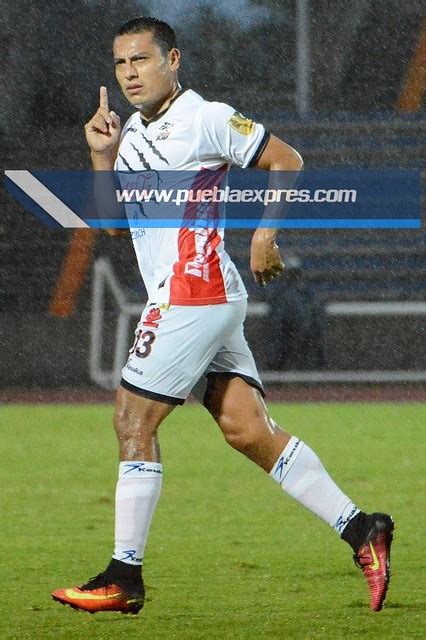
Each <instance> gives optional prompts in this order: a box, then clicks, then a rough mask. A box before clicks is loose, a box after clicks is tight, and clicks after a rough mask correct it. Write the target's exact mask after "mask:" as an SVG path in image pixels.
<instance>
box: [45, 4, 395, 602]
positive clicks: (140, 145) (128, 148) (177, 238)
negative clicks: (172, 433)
mask: <svg viewBox="0 0 426 640" xmlns="http://www.w3.org/2000/svg"><path fill="white" fill-rule="evenodd" d="M113 52H114V64H115V70H116V77H117V80H118V83H119V84H120V87H121V89H122V91H123V93H124V95H125V96H126V98H127V99H128V101H129V102H130V103H131V104H132V105H133V106H134V107H135V108H136V111H135V113H134V115H133V116H132V117H131V118H130V119H129V120H128V122H127V123H126V124H125V126H124V128H123V131H122V132H121V126H120V120H119V117H118V116H117V115H116V114H115V113H114V112H113V111H110V109H109V105H108V96H107V91H106V88H105V87H101V90H100V106H99V109H98V110H97V112H96V113H95V115H94V116H93V118H92V119H91V120H90V122H88V124H86V127H85V131H86V138H87V142H88V145H89V147H90V150H91V157H92V162H93V168H94V170H108V171H111V170H113V169H116V170H118V171H138V172H141V171H150V170H152V171H161V170H172V169H173V170H191V171H200V172H201V169H220V168H223V167H225V168H226V167H227V166H230V165H236V166H239V167H242V168H245V167H257V168H259V169H263V170H268V171H293V172H297V171H300V170H301V169H302V160H301V158H300V156H299V154H298V153H297V152H296V151H295V150H294V149H292V148H291V147H290V146H289V145H287V144H286V143H285V142H283V141H281V140H279V139H278V138H276V137H275V136H273V135H270V134H269V133H268V132H267V131H265V128H264V127H263V126H262V125H261V124H257V123H254V122H252V121H251V120H249V119H247V118H244V117H243V116H241V114H239V113H237V112H235V111H234V109H233V108H231V107H230V106H228V105H226V104H222V103H220V102H207V101H206V100H204V99H203V98H202V97H201V96H200V95H198V94H197V93H195V92H194V91H192V90H191V89H185V90H184V89H182V88H181V86H180V85H179V81H178V76H177V72H178V68H179V63H180V53H179V50H178V49H177V46H176V39H175V34H174V31H173V30H172V29H171V27H170V26H169V25H167V24H166V23H164V22H162V21H159V20H157V19H155V18H149V17H140V18H135V19H133V20H130V21H129V22H127V23H125V24H124V25H123V26H122V27H121V28H120V29H119V30H118V32H117V34H116V37H115V39H114V44H113ZM275 237H276V230H271V229H261V228H258V229H257V230H256V231H255V232H254V234H253V238H252V243H251V262H250V265H251V270H252V272H253V275H254V277H255V279H256V281H257V282H258V283H259V284H261V285H265V284H267V283H268V282H270V281H271V280H272V279H273V278H274V277H275V276H277V275H278V274H279V273H281V271H282V270H283V264H282V261H281V257H280V253H279V250H278V247H277V245H276V243H275ZM132 238H133V244H134V248H135V252H136V256H137V260H138V264H139V268H140V272H141V275H142V277H143V280H144V282H145V285H146V289H147V291H148V303H147V305H146V307H145V309H144V311H143V312H142V316H141V320H140V322H139V324H138V327H137V330H136V339H135V343H134V346H133V348H132V349H131V351H130V355H129V358H128V361H127V364H126V365H125V366H124V368H123V374H122V376H123V377H122V381H121V384H120V386H119V389H118V391H117V397H116V407H115V417H114V423H115V429H116V432H117V437H118V442H119V455H120V463H119V474H118V482H117V489H116V503H115V514H116V515H115V549H114V553H113V555H112V559H111V561H110V562H109V564H108V566H107V567H106V569H105V570H104V571H103V572H102V573H100V574H99V575H97V576H96V577H94V578H92V579H90V580H89V581H88V582H86V583H85V584H82V585H80V586H76V587H72V588H66V589H57V590H56V591H54V592H53V594H52V596H53V598H54V599H55V600H57V601H59V602H60V603H63V604H68V605H70V606H71V607H74V608H77V609H83V610H86V611H89V612H90V613H94V612H97V611H121V612H123V613H137V612H138V611H139V610H140V609H141V608H142V606H143V604H144V586H143V580H142V562H143V557H144V550H145V544H146V540H147V536H148V531H149V527H150V523H151V519H152V516H153V513H154V510H155V508H156V505H157V501H158V498H159V496H160V491H161V482H162V465H161V460H160V448H159V443H158V437H157V430H158V427H159V425H160V424H161V422H162V421H163V420H164V418H165V417H166V416H168V415H169V414H170V413H171V411H173V409H174V407H175V406H176V405H179V404H183V402H184V401H185V399H186V398H187V397H188V395H189V394H190V392H191V391H192V393H194V395H195V396H196V397H197V398H198V399H199V400H200V401H201V402H203V404H204V406H205V407H206V408H207V410H208V411H209V412H210V413H211V415H212V416H213V418H214V419H215V421H216V422H217V424H218V426H219V428H220V429H221V431H222V433H223V435H224V437H225V440H226V441H227V442H228V444H230V445H231V446H232V447H233V448H234V449H236V450H237V451H240V452H241V453H243V454H244V455H245V456H247V457H248V458H249V459H250V460H253V462H255V463H256V464H257V465H259V466H260V467H261V468H262V469H264V470H265V471H266V473H268V474H269V475H270V476H271V478H272V479H273V480H275V481H276V482H277V483H278V484H279V485H280V486H281V488H282V489H283V490H284V491H285V492H286V493H287V494H289V495H290V496H292V497H293V498H294V499H295V500H297V501H298V502H299V503H300V504H302V505H303V506H304V507H306V508H307V509H309V510H310V511H312V512H313V513H315V514H316V515H317V516H319V517H320V518H322V519H323V520H324V521H325V522H326V523H328V524H329V525H330V526H331V527H332V528H333V529H334V530H335V531H336V532H337V534H338V535H340V536H341V538H342V539H343V540H345V541H346V542H347V543H349V545H350V546H351V547H352V549H353V551H354V554H355V556H354V557H355V560H356V562H357V563H358V565H359V566H360V568H361V569H362V571H363V573H364V576H365V578H366V580H367V583H368V587H369V592H370V607H371V609H372V610H374V611H379V610H380V609H381V608H382V606H383V602H384V599H385V596H386V591H387V587H388V582H389V576H390V572H389V565H390V546H391V541H392V531H393V521H392V518H391V517H390V516H389V515H386V514H383V513H373V514H370V515H367V514H366V513H364V512H362V511H361V510H360V509H359V508H358V507H357V506H356V505H355V504H354V503H353V502H352V501H351V499H350V498H348V497H347V496H346V495H345V494H344V493H343V492H342V491H341V490H340V488H339V487H338V486H337V485H336V484H335V483H334V482H333V480H332V479H331V477H330V476H329V475H328V473H327V472H326V470H325V469H324V467H323V466H322V464H321V462H320V460H319V459H318V457H317V455H316V454H315V453H314V452H313V451H312V450H311V449H310V448H309V446H308V445H307V444H305V443H304V442H302V441H301V440H300V439H299V438H297V437H296V436H291V435H289V434H287V433H285V432H283V431H282V430H281V429H280V428H279V427H278V426H277V424H276V423H275V422H274V421H273V420H272V418H271V417H270V416H269V414H268V410H267V408H266V406H265V404H264V401H263V397H264V393H263V388H262V383H261V381H260V378H259V374H258V372H257V369H256V365H255V363H254V360H253V357H252V354H251V352H250V350H249V347H248V345H247V343H246V341H245V338H244V334H243V322H244V318H245V314H246V298H247V294H246V290H245V288H244V285H243V283H242V280H241V278H240V276H239V274H238V272H237V270H236V267H235V266H234V264H233V263H232V261H231V260H230V258H229V256H228V254H227V253H226V251H225V249H224V243H223V230H221V229H217V228H212V229H198V230H197V229H194V228H181V229H169V228H168V229H151V228H150V229H140V228H137V229H134V230H132Z"/></svg>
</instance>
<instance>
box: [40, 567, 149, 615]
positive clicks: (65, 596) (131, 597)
mask: <svg viewBox="0 0 426 640" xmlns="http://www.w3.org/2000/svg"><path fill="white" fill-rule="evenodd" d="M144 597H145V590H144V587H143V582H142V581H141V582H140V583H139V585H138V586H137V588H135V589H133V588H132V589H130V590H129V589H128V588H126V589H125V588H124V587H123V586H121V585H118V584H117V582H116V581H114V582H113V579H112V578H111V577H110V576H108V574H107V573H106V572H104V573H100V574H99V575H97V576H96V577H94V578H91V579H90V580H89V582H87V583H86V584H82V585H81V586H80V587H71V588H69V589H56V590H55V591H54V592H53V593H52V598H53V599H54V600H56V601H57V602H60V603H61V604H68V605H69V606H70V607H72V608H73V609H81V610H83V611H88V612H89V613H96V612H97V611H121V613H133V614H136V613H138V612H139V611H140V610H141V609H142V607H143V605H144Z"/></svg>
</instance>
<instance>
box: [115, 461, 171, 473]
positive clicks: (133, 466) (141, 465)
mask: <svg viewBox="0 0 426 640" xmlns="http://www.w3.org/2000/svg"><path fill="white" fill-rule="evenodd" d="M157 464H158V463H157ZM124 466H125V467H127V468H126V471H124V472H123V475H124V476H125V475H126V474H127V473H131V472H132V471H134V472H136V473H144V472H145V473H146V472H150V473H159V474H161V473H162V471H161V469H154V468H153V467H152V466H149V463H148V466H147V464H146V463H145V462H128V463H126V464H125V465H124Z"/></svg>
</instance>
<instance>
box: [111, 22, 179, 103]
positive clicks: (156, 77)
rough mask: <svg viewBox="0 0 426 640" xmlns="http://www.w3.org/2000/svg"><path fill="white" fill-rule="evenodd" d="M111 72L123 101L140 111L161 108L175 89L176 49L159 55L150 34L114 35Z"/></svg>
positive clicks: (177, 66)
mask: <svg viewBox="0 0 426 640" xmlns="http://www.w3.org/2000/svg"><path fill="white" fill-rule="evenodd" d="M113 54H114V64H115V75H116V78H117V80H118V83H119V84H120V87H121V90H122V91H123V93H124V95H125V96H126V98H127V100H128V101H129V102H130V103H131V104H133V105H134V106H135V107H137V108H139V109H141V111H146V112H150V111H152V110H156V109H161V105H162V103H163V102H164V101H165V100H167V98H169V97H170V94H171V93H172V92H173V91H174V90H175V89H176V86H177V79H176V72H177V70H178V68H179V51H178V50H177V49H172V50H171V51H169V53H168V54H163V53H162V52H161V49H160V47H159V46H158V45H157V44H156V43H155V42H154V40H153V37H152V33H150V32H145V33H135V34H126V35H122V36H118V37H117V38H115V40H114V46H113Z"/></svg>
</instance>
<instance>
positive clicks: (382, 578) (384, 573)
mask: <svg viewBox="0 0 426 640" xmlns="http://www.w3.org/2000/svg"><path fill="white" fill-rule="evenodd" d="M368 519H369V520H370V521H371V526H370V528H369V531H368V534H367V536H366V539H365V541H364V542H363V544H362V545H361V547H360V548H359V549H358V552H357V553H356V554H355V555H354V560H355V563H356V564H357V565H358V567H360V569H362V572H363V574H364V576H365V579H366V580H367V583H368V588H369V590H370V609H372V611H380V610H381V609H382V607H383V603H384V601H385V598H386V592H387V590H388V585H389V580H390V575H391V574H390V548H391V544H392V538H393V529H394V523H393V520H392V518H391V516H389V515H386V514H385V513H372V514H371V515H370V516H368Z"/></svg>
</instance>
